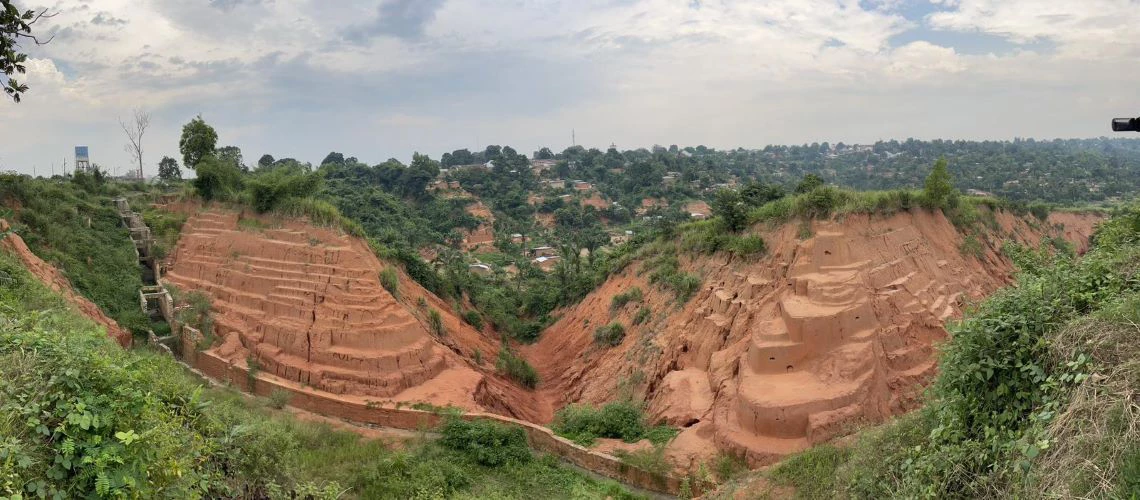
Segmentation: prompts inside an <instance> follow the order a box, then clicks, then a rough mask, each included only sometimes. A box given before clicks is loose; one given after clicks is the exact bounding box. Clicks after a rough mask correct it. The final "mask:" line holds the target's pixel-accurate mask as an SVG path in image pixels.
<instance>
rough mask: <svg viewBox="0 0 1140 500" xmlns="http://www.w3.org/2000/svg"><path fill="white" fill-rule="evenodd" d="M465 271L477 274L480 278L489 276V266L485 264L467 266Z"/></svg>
mask: <svg viewBox="0 0 1140 500" xmlns="http://www.w3.org/2000/svg"><path fill="white" fill-rule="evenodd" d="M467 269H468V270H469V271H471V272H472V273H475V274H478V275H480V276H486V275H488V274H491V266H488V265H487V264H469V265H468V266H467Z"/></svg>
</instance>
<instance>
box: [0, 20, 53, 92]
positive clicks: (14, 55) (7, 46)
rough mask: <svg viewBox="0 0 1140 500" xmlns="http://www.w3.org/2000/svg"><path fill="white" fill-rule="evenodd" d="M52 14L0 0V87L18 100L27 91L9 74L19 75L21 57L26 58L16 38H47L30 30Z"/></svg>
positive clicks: (22, 69)
mask: <svg viewBox="0 0 1140 500" xmlns="http://www.w3.org/2000/svg"><path fill="white" fill-rule="evenodd" d="M54 15H55V14H48V13H47V9H44V10H41V11H39V12H36V11H35V10H31V9H29V10H26V11H23V12H20V9H18V8H16V6H15V5H13V4H12V0H0V71H3V72H4V77H5V78H4V80H5V81H4V82H0V88H2V89H4V93H6V94H8V96H10V97H11V98H12V100H13V101H15V102H20V96H21V94H23V93H24V92H27V91H28V86H27V85H24V84H22V83H20V82H18V81H16V79H15V78H12V75H14V74H21V75H22V74H24V72H25V71H26V68H25V67H24V61H27V60H28V55H27V54H25V53H23V52H17V50H16V49H18V48H19V47H20V39H22V38H26V39H29V40H31V41H33V42H35V43H36V45H43V44H46V43H48V42H50V41H51V38H49V39H47V40H45V41H43V42H41V41H40V40H39V39H38V38H36V36H35V35H33V34H32V25H34V24H36V22H37V21H39V20H40V19H43V18H45V17H52V16H54ZM53 37H54V36H53Z"/></svg>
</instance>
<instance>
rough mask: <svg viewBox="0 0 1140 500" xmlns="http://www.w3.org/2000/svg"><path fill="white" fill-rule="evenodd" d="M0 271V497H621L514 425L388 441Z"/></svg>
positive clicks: (11, 268) (481, 425)
mask: <svg viewBox="0 0 1140 500" xmlns="http://www.w3.org/2000/svg"><path fill="white" fill-rule="evenodd" d="M0 272H3V275H4V276H7V277H9V278H8V280H6V281H5V282H4V283H3V284H2V286H0V308H2V309H3V310H4V314H5V321H3V322H0V380H2V381H3V383H0V436H2V437H0V496H5V497H12V496H16V497H19V496H24V497H39V496H46V497H52V496H57V497H87V496H99V497H135V498H159V497H177V498H194V497H210V498H219V497H227V498H228V497H241V498H250V497H254V498H313V499H323V498H330V499H331V498H438V497H467V498H520V499H521V498H534V497H535V496H539V497H547V498H601V497H607V496H608V497H611V498H631V496H630V494H629V493H628V492H626V491H624V490H623V489H622V488H621V487H620V486H619V485H617V484H616V483H613V482H610V481H604V482H603V481H597V480H595V479H591V478H589V477H586V476H584V475H582V474H580V473H578V472H574V471H572V470H570V469H567V468H565V467H562V466H561V465H559V463H558V460H557V459H556V458H554V457H551V456H548V455H547V456H539V457H534V456H533V455H532V454H531V452H530V451H529V450H527V449H526V448H525V440H522V439H520V437H519V436H520V432H521V431H520V430H518V429H515V428H509V427H503V426H500V425H498V424H493V423H489V422H471V423H457V422H456V421H450V422H448V424H446V425H444V426H443V427H441V428H440V433H441V434H442V438H441V439H439V440H438V441H434V442H427V441H421V440H413V441H410V442H408V443H407V444H406V445H404V446H403V447H402V448H403V449H402V450H396V449H392V448H390V447H389V445H387V444H386V443H385V442H384V441H383V440H364V439H361V438H360V437H359V436H357V435H356V434H352V433H348V432H343V431H337V430H333V429H332V428H330V427H329V426H327V425H324V424H313V423H307V422H301V421H297V420H294V419H292V418H291V417H289V416H288V415H286V414H282V413H281V412H272V411H270V410H269V409H268V408H267V406H274V405H276V404H277V403H276V402H275V401H274V400H272V399H271V400H270V401H268V402H266V401H264V400H251V399H249V398H245V397H242V396H241V395H239V394H237V393H235V392H233V391H231V390H224V389H207V388H204V387H202V386H201V385H200V383H199V382H198V381H197V380H196V379H193V378H191V377H190V376H189V375H188V374H186V373H185V372H184V371H183V370H182V369H181V368H180V367H179V366H178V365H177V364H175V363H174V361H172V360H170V359H169V358H168V357H164V356H161V355H158V354H154V353H151V352H149V351H124V350H122V349H120V348H119V347H118V346H117V345H114V344H113V343H112V342H110V341H109V340H108V339H106V338H105V335H104V334H103V332H102V331H101V330H100V328H98V327H97V326H95V325H94V324H93V323H91V322H90V321H89V320H87V319H86V318H83V317H82V316H80V315H79V314H78V313H76V312H74V311H72V310H71V309H70V308H69V306H68V305H67V303H66V302H64V301H63V299H61V298H60V297H59V296H58V295H55V294H54V293H52V292H50V291H49V290H47V289H46V288H45V287H43V286H42V285H41V284H40V283H39V282H38V281H36V280H35V279H34V278H33V277H31V276H30V275H29V274H28V273H27V272H26V271H25V270H24V269H23V268H22V266H21V265H20V263H19V262H18V261H17V260H16V259H14V258H13V257H11V256H9V255H7V254H3V253H0ZM277 399H280V398H277Z"/></svg>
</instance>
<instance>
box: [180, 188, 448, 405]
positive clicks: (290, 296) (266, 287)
mask: <svg viewBox="0 0 1140 500" xmlns="http://www.w3.org/2000/svg"><path fill="white" fill-rule="evenodd" d="M250 225H251V226H253V228H252V229H249V230H243V229H241V224H240V223H239V215H238V214H237V213H236V212H215V211H202V212H200V213H198V214H197V215H195V216H193V217H191V218H190V219H189V220H188V221H187V224H186V228H185V229H184V231H183V237H182V238H181V240H180V241H179V244H178V248H177V249H176V255H175V259H174V262H175V264H174V265H173V267H172V268H171V269H170V272H169V274H168V275H167V279H168V280H169V281H170V282H172V283H175V284H178V285H180V286H182V287H184V288H187V289H194V290H199V291H202V292H204V293H206V294H207V295H208V296H210V298H211V299H213V300H212V302H213V304H214V308H215V310H216V311H217V314H216V325H217V326H216V329H217V333H218V335H219V336H221V337H223V338H225V342H224V344H223V350H225V351H226V355H227V356H228V357H230V358H231V359H240V357H241V356H242V355H243V353H244V355H246V356H249V357H250V359H251V360H256V361H257V363H258V366H259V367H260V369H262V370H265V371H267V372H269V373H273V374H275V375H277V376H279V377H283V378H286V379H289V380H295V381H298V382H302V383H304V384H308V385H310V386H312V387H314V388H317V389H321V390H325V391H329V392H332V393H337V394H344V393H351V394H358V395H367V396H378V397H390V396H393V395H395V394H398V393H400V392H401V391H404V390H406V389H408V388H410V387H413V386H416V385H419V384H422V383H424V382H426V381H428V380H431V379H432V378H433V377H435V376H436V375H438V374H439V373H440V372H441V371H443V370H444V369H446V368H447V363H446V360H445V358H444V356H443V352H442V351H441V350H440V349H439V348H438V347H437V346H436V344H435V342H434V341H433V340H432V339H431V337H430V335H429V334H428V332H427V331H426V330H424V328H423V327H422V326H421V325H420V323H419V321H418V320H417V319H416V318H415V317H413V316H412V315H411V314H409V313H408V311H407V310H406V309H405V308H404V307H403V306H401V305H400V304H398V303H397V302H396V300H395V299H394V298H393V297H392V296H391V294H389V293H388V292H387V291H386V290H384V289H383V287H381V286H380V283H379V276H378V272H377V271H376V270H377V269H379V268H380V267H381V266H380V264H379V262H378V261H376V259H375V257H374V256H372V254H371V251H370V250H369V249H368V248H366V247H365V246H364V244H363V243H361V242H359V241H357V240H353V239H351V238H347V237H343V236H341V237H330V236H329V235H327V234H323V235H316V234H309V233H306V232H303V231H298V230H292V229H285V228H260V227H258V226H257V225H254V224H250Z"/></svg>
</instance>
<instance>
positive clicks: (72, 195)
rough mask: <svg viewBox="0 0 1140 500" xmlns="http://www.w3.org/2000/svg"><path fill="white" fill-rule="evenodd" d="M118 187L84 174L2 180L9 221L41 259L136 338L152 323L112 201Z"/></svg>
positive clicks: (127, 239)
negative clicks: (144, 310) (143, 305)
mask: <svg viewBox="0 0 1140 500" xmlns="http://www.w3.org/2000/svg"><path fill="white" fill-rule="evenodd" d="M117 189H118V187H117V186H111V185H107V184H105V183H104V182H103V181H102V180H100V178H98V177H97V176H93V175H89V174H79V175H77V176H76V177H75V178H73V179H72V180H71V181H70V182H68V181H61V180H54V179H31V178H29V177H26V176H17V175H0V203H2V204H3V206H5V207H12V208H13V210H12V212H11V213H10V214H9V215H5V217H7V218H9V220H10V222H11V223H12V229H13V231H14V232H15V233H16V234H18V235H20V237H21V238H23V239H24V242H25V243H27V244H28V247H29V248H30V249H31V250H32V252H34V253H35V254H36V255H37V256H39V257H40V258H42V259H43V260H45V261H47V262H48V263H50V264H52V265H53V266H55V267H57V268H59V269H60V271H62V272H63V274H64V275H65V276H66V277H67V279H68V280H70V281H71V284H72V285H73V286H74V287H75V289H76V290H77V291H78V292H79V293H80V294H82V295H83V296H84V297H87V298H88V299H90V300H91V301H92V302H94V303H95V304H96V305H98V306H99V307H100V309H102V310H103V311H104V312H105V313H107V315H108V316H110V317H111V318H113V319H114V320H115V321H117V322H118V323H119V325H121V326H123V327H124V328H127V329H129V330H130V331H132V332H134V333H135V334H136V335H139V334H141V333H143V332H145V331H146V329H147V327H148V326H149V325H150V321H149V320H147V318H146V316H145V315H144V314H143V313H142V311H141V310H140V309H139V302H138V290H139V287H141V286H142V278H141V277H140V274H139V265H138V260H137V259H136V254H135V250H134V246H133V245H132V244H131V240H130V236H129V234H128V233H127V230H126V229H124V228H123V227H122V223H121V221H120V220H119V214H118V212H117V211H116V210H115V208H114V206H113V204H112V203H111V198H112V197H113V196H115V195H118V194H119V191H117Z"/></svg>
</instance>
